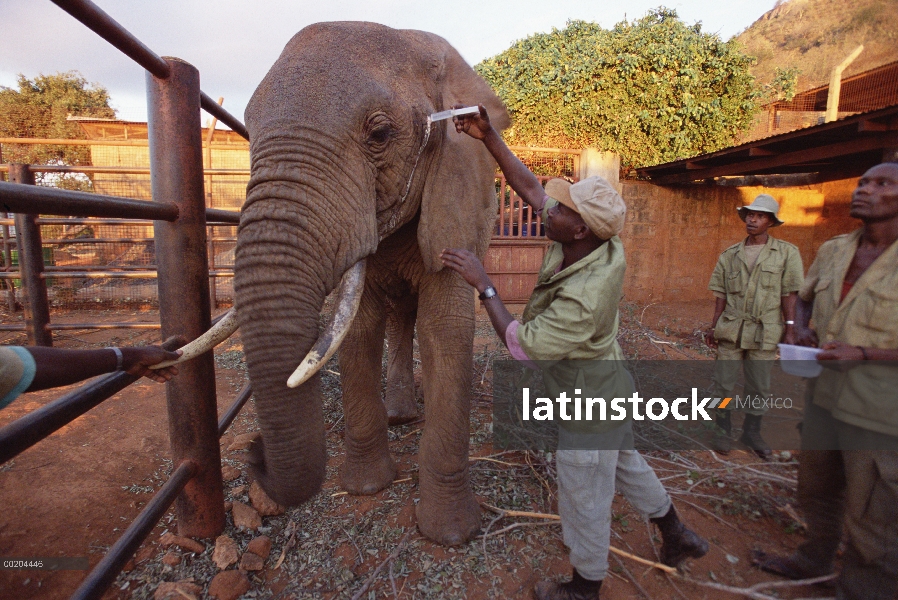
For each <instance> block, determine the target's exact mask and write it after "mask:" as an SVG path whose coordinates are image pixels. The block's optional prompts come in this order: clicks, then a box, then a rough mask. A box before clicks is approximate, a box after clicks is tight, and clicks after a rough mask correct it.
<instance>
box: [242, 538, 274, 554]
mask: <svg viewBox="0 0 898 600" xmlns="http://www.w3.org/2000/svg"><path fill="white" fill-rule="evenodd" d="M246 551H247V552H252V553H253V554H255V555H256V556H261V557H262V558H268V555H269V554H271V538H270V537H268V536H267V535H260V536H259V537H257V538H253V539H252V540H251V541H250V543H249V544H247V545H246Z"/></svg>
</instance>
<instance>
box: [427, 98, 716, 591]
mask: <svg viewBox="0 0 898 600" xmlns="http://www.w3.org/2000/svg"><path fill="white" fill-rule="evenodd" d="M455 125H456V130H457V131H459V132H465V133H467V134H468V135H470V136H471V137H474V138H476V139H479V140H482V141H483V143H484V145H485V146H486V148H487V149H488V150H489V151H490V153H491V154H492V155H493V157H494V158H495V159H496V161H497V162H498V163H499V167H500V168H501V169H502V172H503V173H504V174H505V177H506V179H507V181H508V183H509V184H510V185H511V187H512V188H513V189H514V190H515V192H517V194H518V195H519V196H520V197H521V198H522V199H523V200H524V201H525V202H527V203H528V204H529V205H530V206H531V207H533V209H534V210H537V211H542V218H543V221H544V223H545V230H546V236H547V237H548V238H549V239H550V240H553V241H554V242H555V243H553V244H552V245H551V246H550V248H549V250H548V252H547V253H546V257H545V259H544V261H543V265H542V268H541V269H540V273H539V278H538V281H537V284H536V289H534V291H533V294H532V296H531V298H530V301H529V302H528V304H527V308H526V309H525V311H524V317H523V323H519V322H518V321H516V320H515V319H514V318H513V317H512V316H511V314H510V313H509V312H508V310H507V309H506V307H505V305H504V304H503V303H502V301H501V299H500V298H499V297H498V295H497V294H496V290H495V289H494V288H493V286H492V282H491V281H490V279H489V277H488V276H487V274H486V272H485V271H484V269H483V265H482V264H481V263H480V261H479V260H478V259H477V257H476V256H475V255H474V254H473V253H471V252H469V251H467V250H459V249H453V250H444V251H443V254H442V261H443V264H444V265H446V266H447V267H449V268H451V269H454V270H455V271H457V272H458V273H459V274H460V275H461V276H462V277H464V279H465V281H467V282H468V283H469V284H471V285H472V286H474V287H475V288H476V289H477V290H478V291H479V292H480V298H481V300H482V301H483V303H484V307H485V309H486V311H487V314H488V315H489V317H490V321H491V322H492V324H493V327H494V328H495V330H496V333H497V334H498V335H499V337H500V339H502V340H503V341H504V342H505V344H506V346H507V347H508V349H509V352H510V353H511V355H512V356H513V357H515V358H516V359H518V360H522V361H533V360H536V361H561V362H558V363H556V367H557V368H556V369H553V371H552V375H554V376H559V375H560V379H562V380H563V379H566V378H567V377H566V374H565V373H566V371H568V370H569V369H568V368H567V367H568V366H569V365H570V364H572V363H573V362H574V361H584V360H589V361H593V362H595V361H596V359H598V360H599V362H602V365H603V366H604V365H609V367H608V368H598V369H594V370H592V373H594V374H597V379H598V381H595V382H592V383H593V384H594V385H597V386H598V387H599V389H602V390H603V393H606V394H608V397H617V396H623V397H625V396H628V395H630V394H631V393H632V392H633V389H634V387H633V380H632V378H631V377H630V376H629V373H628V372H627V371H626V368H625V367H624V366H623V363H622V359H623V358H624V356H623V352H622V351H621V349H620V346H619V345H618V343H617V329H618V303H619V302H620V298H621V295H622V292H623V280H624V271H625V268H626V263H625V260H624V252H623V244H622V243H621V240H620V238H619V237H618V233H620V231H621V229H622V228H623V224H624V217H625V214H626V207H625V206H624V201H623V199H622V198H621V197H620V195H618V193H617V192H616V191H615V190H614V188H612V187H611V186H610V185H609V184H608V182H607V181H605V180H604V179H602V178H600V177H590V178H588V179H584V180H583V181H581V182H579V183H576V184H574V185H571V184H570V183H568V182H566V181H564V180H561V179H555V180H552V181H549V182H548V184H547V185H546V189H545V190H543V188H542V185H541V184H540V182H539V180H538V179H537V178H536V176H534V175H533V173H531V172H530V170H529V169H527V167H526V166H524V165H523V164H522V163H521V161H519V160H518V159H517V157H515V156H514V154H512V153H511V151H510V150H509V149H508V147H507V146H506V145H505V143H504V142H503V141H502V138H501V137H499V134H498V133H497V132H496V131H495V130H494V129H493V128H492V126H491V125H490V123H489V118H488V117H487V114H486V110H484V108H483V107H482V106H481V107H480V114H479V115H471V116H467V117H464V118H459V117H456V119H455ZM604 361H608V362H604ZM590 376H591V375H589V374H587V375H586V378H587V379H589V378H590ZM558 383H561V384H562V385H564V384H565V382H563V381H559V382H558ZM619 423H620V422H616V423H615V425H617V426H616V427H614V428H613V431H610V432H609V431H608V430H607V428H608V423H598V424H597V425H598V429H597V431H600V432H602V433H604V439H605V440H606V441H607V440H608V439H609V438H611V437H614V436H617V437H618V438H619V441H620V444H619V445H618V446H616V447H620V448H623V447H624V446H625V445H626V441H627V438H628V437H632V433H631V432H630V422H629V421H627V422H626V423H625V424H619ZM563 437H564V430H561V432H560V433H559V438H560V439H561V438H563ZM603 447H604V446H603ZM556 459H557V467H558V512H559V514H560V516H561V525H562V530H563V535H564V541H565V544H566V545H567V546H568V548H569V549H570V561H571V564H572V566H573V567H574V572H573V579H572V581H570V582H567V583H562V584H559V583H554V582H550V581H544V582H542V583H540V584H538V585H537V586H536V588H535V590H534V594H535V596H536V598H537V599H538V600H586V599H594V598H598V597H599V590H600V588H601V584H602V580H603V579H604V577H605V575H606V573H607V570H608V547H609V543H610V534H611V501H612V499H613V497H614V491H615V488H616V489H617V490H618V491H620V492H621V493H622V494H623V495H624V496H625V497H626V498H627V499H628V500H629V502H630V503H631V504H632V505H633V506H634V507H635V508H636V509H637V510H639V511H641V512H642V513H644V514H646V515H647V516H648V517H649V518H650V519H651V521H652V522H653V523H655V524H656V525H657V526H658V528H659V529H660V531H661V537H662V546H661V560H662V562H664V563H665V564H667V565H672V566H677V565H679V564H680V563H681V562H683V561H684V560H685V559H686V558H688V557H694V558H698V557H701V556H703V555H704V554H705V553H706V552H707V551H708V543H707V542H706V541H705V540H703V539H701V538H700V537H699V536H698V535H696V534H695V533H694V532H692V531H690V530H688V529H686V527H685V526H684V525H683V524H682V523H681V522H680V520H679V518H678V517H677V513H676V510H674V507H673V504H671V501H670V496H669V495H668V494H667V492H666V491H665V490H664V487H663V486H662V485H661V483H660V481H658V478H657V477H656V476H655V473H654V471H652V469H651V468H650V467H649V466H648V465H647V464H646V462H645V459H643V458H642V456H641V455H640V454H639V453H638V452H636V451H635V450H631V449H620V450H617V449H614V450H595V449H593V450H579V449H564V447H563V446H562V447H561V448H560V449H559V450H558V452H557V453H556Z"/></svg>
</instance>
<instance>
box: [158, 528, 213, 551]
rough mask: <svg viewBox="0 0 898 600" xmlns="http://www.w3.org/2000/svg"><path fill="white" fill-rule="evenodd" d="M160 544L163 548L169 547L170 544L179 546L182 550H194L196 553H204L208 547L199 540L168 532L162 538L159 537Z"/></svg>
mask: <svg viewBox="0 0 898 600" xmlns="http://www.w3.org/2000/svg"><path fill="white" fill-rule="evenodd" d="M159 545H160V546H162V547H163V548H168V547H169V546H177V547H178V548H180V549H181V550H186V551H187V552H193V553H195V554H202V553H203V552H205V551H206V547H205V546H204V545H202V544H201V543H199V542H198V541H196V540H192V539H190V538H188V537H183V536H180V535H175V534H173V533H166V534H165V535H163V536H162V537H161V538H159Z"/></svg>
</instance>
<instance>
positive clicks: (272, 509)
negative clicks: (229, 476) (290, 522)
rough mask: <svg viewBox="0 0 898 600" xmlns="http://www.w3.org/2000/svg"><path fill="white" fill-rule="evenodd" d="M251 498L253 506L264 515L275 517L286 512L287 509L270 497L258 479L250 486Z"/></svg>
mask: <svg viewBox="0 0 898 600" xmlns="http://www.w3.org/2000/svg"><path fill="white" fill-rule="evenodd" d="M249 499H250V502H252V503H253V507H254V508H255V509H256V510H257V511H259V514H260V515H262V516H263V517H275V516H277V515H282V514H284V511H286V510H287V509H286V508H284V507H283V506H281V505H280V504H278V503H277V502H275V501H274V500H272V499H271V498H269V497H268V494H266V493H265V490H263V489H262V486H261V485H259V482H258V481H254V482H253V484H252V485H251V486H249Z"/></svg>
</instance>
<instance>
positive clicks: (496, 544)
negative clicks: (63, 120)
mask: <svg viewBox="0 0 898 600" xmlns="http://www.w3.org/2000/svg"><path fill="white" fill-rule="evenodd" d="M711 309H712V306H711V304H710V303H709V302H698V303H688V304H665V305H662V304H652V305H648V306H637V305H631V304H624V305H622V307H621V319H622V321H621V335H620V340H621V343H622V346H623V347H624V349H625V352H626V353H627V355H628V356H630V357H638V358H647V359H665V358H669V359H683V358H690V359H710V357H711V354H710V352H709V350H708V349H707V348H705V347H703V346H702V344H701V343H700V337H699V335H698V332H699V331H700V329H701V327H702V326H703V325H704V324H705V323H707V321H708V320H709V318H710V316H711ZM155 317H156V315H155V314H153V313H151V312H141V311H130V312H115V313H113V312H109V311H106V312H104V311H93V312H86V311H80V312H70V313H62V314H56V313H54V315H53V320H54V322H64V321H67V320H68V321H70V322H90V321H97V320H104V319H105V320H109V321H113V320H115V321H119V320H137V321H140V320H144V321H152V320H153V319H154V318H155ZM157 336H158V333H157V332H154V331H134V330H106V331H103V330H83V331H73V332H61V333H59V332H58V333H56V334H55V339H56V342H55V343H56V345H57V346H59V347H70V348H89V347H102V346H106V345H112V344H114V345H127V344H140V343H155V342H157V341H158V340H157ZM0 343H4V344H16V343H20V344H21V343H24V335H22V334H11V333H2V334H0ZM474 353H475V369H474V371H475V372H474V373H472V389H473V410H472V422H471V457H472V458H471V478H472V484H473V486H474V491H475V495H476V496H477V498H478V500H480V501H481V502H482V503H483V504H484V505H490V506H493V507H500V508H502V509H506V510H519V511H529V512H538V513H553V514H554V513H556V512H557V505H556V502H555V495H554V492H555V483H554V465H553V462H552V460H551V456H550V455H546V454H542V453H523V452H510V453H509V452H506V453H497V452H494V450H493V448H492V443H491V441H492V435H491V430H492V423H491V417H492V413H491V398H492V396H491V387H490V365H491V363H492V362H493V361H495V360H497V359H501V358H502V357H503V356H505V354H504V348H503V347H502V345H501V344H500V342H499V341H498V338H496V336H495V335H494V334H493V333H492V331H491V328H490V326H489V323H488V321H487V320H486V318H485V316H484V315H482V314H481V315H479V316H478V329H477V338H476V341H475V346H474ZM216 364H217V375H216V380H217V390H218V398H219V412H223V411H224V410H226V408H227V407H228V406H229V405H230V403H231V402H232V400H233V398H234V397H235V395H236V393H237V392H238V390H239V389H240V388H241V387H242V386H243V384H244V383H245V381H246V371H245V366H244V364H243V362H242V346H241V343H240V339H239V334H238V335H237V336H235V337H234V338H232V339H231V340H229V341H227V342H225V343H224V344H222V346H220V347H219V348H218V349H217V350H216ZM327 369H328V372H325V373H324V375H323V377H322V379H323V386H324V392H325V396H326V398H327V401H326V405H325V415H326V419H327V421H328V430H329V433H328V436H327V442H328V453H329V456H330V457H331V458H330V462H329V465H328V481H327V483H326V484H325V489H324V491H323V492H322V493H320V494H319V495H318V496H317V497H316V498H315V499H314V500H313V501H312V502H310V503H308V504H306V505H304V506H301V507H294V508H289V509H287V510H286V511H285V512H283V513H282V514H279V515H273V516H265V517H263V518H262V525H261V526H260V527H258V528H257V529H256V530H247V529H238V528H236V527H235V526H234V522H233V517H232V513H231V512H229V513H228V521H227V527H226V530H225V532H224V535H227V536H228V537H230V538H231V539H232V540H233V541H234V542H236V547H237V549H238V554H244V552H245V550H246V547H247V545H248V544H249V543H250V542H251V541H252V540H253V539H254V538H256V537H259V536H262V535H264V536H266V537H267V538H269V539H270V540H271V542H272V547H271V551H270V555H269V556H268V557H263V559H264V562H263V563H262V564H261V565H256V566H261V568H260V569H259V570H244V571H242V573H243V575H244V576H245V577H246V580H247V581H248V584H249V591H247V592H246V593H245V594H243V595H242V596H241V597H242V598H266V599H267V598H277V599H285V600H286V599H291V598H296V599H299V598H353V599H355V598H382V597H386V598H392V597H396V598H500V597H502V598H527V597H529V595H530V589H531V588H532V586H533V585H534V584H535V583H536V582H538V581H539V580H541V579H544V578H547V577H558V578H563V577H566V576H568V575H569V574H570V565H569V563H568V562H567V558H566V551H565V548H564V545H563V543H562V539H561V528H560V527H559V526H558V525H557V523H556V524H553V523H552V522H547V521H546V520H544V519H535V518H530V517H513V516H504V517H502V516H501V515H497V514H496V513H494V512H491V511H490V510H488V509H486V508H485V509H484V512H483V522H482V530H481V533H480V535H478V536H477V537H476V538H475V539H474V540H472V541H471V542H469V543H468V544H466V545H464V546H462V547H459V548H445V547H441V546H438V545H436V544H434V543H432V542H430V541H429V540H427V539H426V538H424V537H423V536H421V535H420V533H418V531H417V529H416V528H415V519H414V503H415V501H416V468H417V462H416V458H417V457H416V454H417V444H418V440H419V438H420V435H421V431H422V429H423V428H425V427H426V426H427V424H426V423H425V422H423V421H420V422H415V423H411V424H409V425H405V426H401V427H395V428H392V429H391V431H390V440H391V441H390V444H391V448H392V450H393V453H394V457H395V459H396V461H397V463H398V465H399V472H400V474H399V475H398V479H397V481H396V482H395V483H394V484H393V485H392V486H391V487H389V488H388V489H386V490H383V491H381V492H379V493H378V494H376V495H374V496H368V497H353V496H347V495H345V494H342V493H340V491H339V489H338V487H337V477H336V475H337V471H338V468H339V465H340V463H341V461H342V442H341V438H342V412H341V410H340V403H339V398H340V390H339V378H338V376H337V374H336V371H338V369H339V367H338V365H337V363H336V361H334V362H332V363H331V364H329V365H328V367H327ZM418 378H419V381H418V382H419V383H420V375H419V376H418ZM59 395H60V391H58V390H55V391H50V392H38V393H32V394H26V395H24V396H22V397H20V398H19V399H18V400H16V401H15V402H14V403H13V404H12V405H10V406H9V407H8V408H7V409H5V410H4V411H2V412H0V426H4V425H6V424H8V423H10V422H12V421H14V420H15V419H17V418H19V417H21V416H22V415H24V414H26V413H28V412H29V411H32V410H34V409H36V408H38V407H40V406H42V405H44V404H45V403H47V402H49V401H51V400H53V399H55V398H57V397H59ZM419 396H420V394H419ZM419 409H420V410H421V414H422V415H423V407H419ZM166 421H167V417H166V411H165V394H164V387H163V386H162V385H158V384H155V383H152V382H149V381H148V380H142V382H139V383H137V384H135V385H132V386H131V387H129V388H127V389H126V390H124V391H123V392H121V393H119V394H118V395H117V396H115V397H114V398H113V399H111V400H109V401H107V402H105V403H103V404H102V405H100V406H99V407H97V408H95V409H93V410H91V411H90V412H88V413H87V414H85V415H83V416H82V417H80V418H79V419H77V420H75V421H74V422H72V423H71V424H70V425H68V426H66V427H64V428H63V429H62V430H60V431H59V432H57V433H55V434H54V435H52V436H50V437H49V438H47V439H46V440H44V441H43V442H41V443H39V444H37V445H36V446H34V447H32V448H31V449H29V450H27V451H25V452H24V453H22V454H20V455H19V456H18V457H16V458H15V459H13V460H12V461H9V462H8V463H6V464H4V465H2V466H0V506H2V507H3V511H2V515H0V557H17V558H25V557H57V556H66V557H83V556H86V557H88V559H89V562H90V566H91V567H93V566H94V565H95V564H96V563H97V562H98V561H99V560H100V559H101V558H102V556H103V555H104V553H105V552H106V550H107V549H108V548H109V546H111V545H112V544H113V543H114V542H115V541H116V540H117V539H118V537H119V536H120V535H121V533H122V532H123V531H124V530H125V528H127V527H128V525H129V524H130V523H131V522H132V521H133V519H134V518H135V517H136V516H137V515H138V513H139V511H140V510H141V509H142V508H143V507H144V506H145V505H146V503H147V502H148V501H149V500H150V498H152V495H153V493H154V492H155V491H156V490H158V489H159V487H160V486H161V485H162V484H163V483H164V482H165V480H166V478H167V476H168V474H169V473H170V471H171V461H170V460H169V459H168V440H167V422H166ZM736 422H737V423H738V422H739V421H738V420H737V421H736ZM256 429H257V425H256V422H255V419H254V410H253V404H252V401H250V402H249V403H248V404H247V406H246V407H245V409H244V411H243V412H242V413H241V415H240V416H238V418H237V419H236V420H235V422H234V424H233V425H232V426H231V428H230V430H229V431H228V432H227V433H226V434H225V435H224V437H223V438H222V441H221V454H222V462H223V464H224V465H227V466H230V467H233V468H236V469H237V470H239V471H234V473H235V475H236V474H238V473H239V475H237V476H236V478H234V479H233V480H231V481H228V482H226V483H225V496H226V501H228V502H235V501H236V502H240V503H244V504H251V503H252V502H251V500H250V499H249V497H248V491H249V486H250V484H251V482H250V481H248V480H247V472H246V469H245V465H244V459H245V450H243V449H242V448H241V446H243V444H242V443H241V442H242V441H243V440H244V439H245V437H241V436H245V434H247V433H251V432H253V431H255V430H256ZM646 456H647V458H648V460H649V463H650V464H651V465H652V466H653V467H654V468H655V470H656V472H657V473H658V475H659V477H660V478H661V479H662V481H663V482H664V484H665V485H666V486H667V487H668V489H669V491H670V492H671V494H672V496H673V498H674V502H675V504H676V506H677V508H678V510H679V512H680V514H681V515H682V517H683V519H684V520H685V521H686V522H688V524H689V525H690V527H692V528H694V529H695V530H697V531H698V532H699V533H700V534H701V535H703V536H704V537H706V538H707V539H708V540H709V541H710V543H711V551H710V552H709V553H708V555H707V556H706V557H704V558H703V559H701V560H698V561H690V562H689V563H688V564H687V565H686V567H685V570H684V572H682V573H681V574H679V575H675V576H671V575H667V574H664V573H663V572H661V571H659V570H657V569H655V568H652V567H650V566H646V565H645V564H642V563H640V562H637V561H635V560H633V559H632V558H629V557H620V556H618V555H616V554H612V555H611V558H610V563H611V571H610V573H609V576H608V578H607V579H606V580H605V584H604V586H603V588H602V597H603V598H606V599H610V600H618V599H624V598H641V597H645V598H649V599H661V598H665V599H666V598H682V599H692V598H708V599H710V598H738V597H745V594H734V593H731V592H728V591H725V589H724V588H727V587H729V588H740V589H745V588H748V587H750V586H755V585H757V584H762V583H763V582H773V581H774V578H772V577H770V576H768V575H766V574H764V573H761V572H759V571H758V570H756V569H754V568H752V567H751V566H750V559H749V555H750V552H751V550H752V549H764V550H767V551H780V552H788V551H791V550H792V549H793V548H794V547H795V546H796V545H797V544H798V543H799V542H800V541H801V539H802V536H801V525H800V522H798V520H797V515H795V513H794V512H793V511H792V510H791V506H790V505H791V503H793V502H794V479H795V475H796V473H795V470H796V463H795V461H794V459H792V458H790V457H787V456H783V457H780V459H779V460H778V461H775V462H770V463H762V462H760V461H759V460H758V459H757V458H756V457H754V455H753V454H750V453H748V452H747V451H745V449H744V448H741V447H739V445H738V444H737V445H736V448H735V449H734V451H733V452H731V453H730V455H728V456H727V457H726V459H725V460H724V459H723V458H721V457H716V456H714V455H712V454H711V453H709V452H702V451H691V452H660V451H656V452H650V453H647V454H646ZM613 511H614V512H613V515H614V519H613V528H612V545H613V546H614V547H615V548H617V549H619V550H621V551H624V552H627V553H630V554H632V555H635V556H638V557H641V558H643V559H645V560H650V561H654V560H656V557H657V550H658V548H659V546H660V543H659V538H658V536H657V532H654V531H652V530H651V528H650V527H649V526H648V523H647V522H646V521H645V520H643V519H642V517H640V516H639V515H638V514H637V513H636V512H635V511H634V510H633V509H632V508H631V507H630V506H629V505H628V504H627V503H626V501H625V500H623V499H622V498H621V497H619V496H618V497H616V499H615V502H614V508H613ZM175 530H176V526H175V523H174V522H173V516H172V514H171V513H169V514H168V515H167V516H166V517H164V518H163V520H162V521H161V522H160V523H159V525H158V526H157V527H156V528H155V529H154V530H153V532H152V533H151V534H150V536H149V538H148V539H147V541H146V542H145V543H144V544H143V546H142V547H141V548H140V549H139V550H138V552H137V554H136V556H135V559H134V560H133V561H132V562H131V563H130V564H129V565H128V567H127V570H126V571H125V572H124V573H122V574H121V575H120V576H119V578H118V579H117V580H116V582H115V584H114V585H113V587H112V588H111V589H110V591H108V592H107V593H106V595H105V596H104V597H105V598H134V599H145V598H154V597H155V598H163V597H165V596H164V595H163V593H162V589H163V588H160V584H161V583H163V582H170V583H174V582H183V583H182V585H181V587H180V589H179V591H175V592H173V594H174V595H173V596H171V597H177V598H208V597H210V596H209V595H208V593H209V588H210V581H211V580H212V578H213V577H214V576H215V575H216V574H217V573H218V572H219V568H218V567H217V566H216V565H215V563H214V562H213V560H212V555H213V551H214V549H215V545H216V544H215V540H199V541H200V542H201V544H202V546H203V548H204V549H203V551H202V552H199V551H195V552H191V551H188V550H186V549H182V548H179V547H178V546H172V547H168V548H163V547H162V546H161V545H160V537H161V536H162V535H163V534H165V533H167V532H174V531H175ZM257 541H258V540H257ZM254 543H256V542H254ZM195 550H198V549H195ZM235 568H236V566H234V565H232V566H230V567H229V569H231V570H234V569H235ZM85 576H86V572H85V571H37V570H0V598H3V599H6V598H9V599H27V598H41V599H44V598H47V599H62V598H68V597H69V596H70V595H71V594H72V593H73V592H74V590H75V589H76V588H77V586H78V585H79V584H80V582H81V581H82V580H83V579H84V578H85ZM239 577H240V575H238V578H239ZM190 583H192V584H193V585H194V586H195V587H190V585H188V584H190ZM170 589H171V588H170ZM230 591H234V586H233V585H232V586H231V590H230ZM758 591H760V592H763V593H765V594H768V595H769V597H776V598H798V597H827V596H832V595H833V594H832V590H831V589H828V588H826V587H820V586H816V587H815V586H811V587H798V588H795V587H787V588H763V589H760V590H758ZM756 597H762V596H756Z"/></svg>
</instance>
